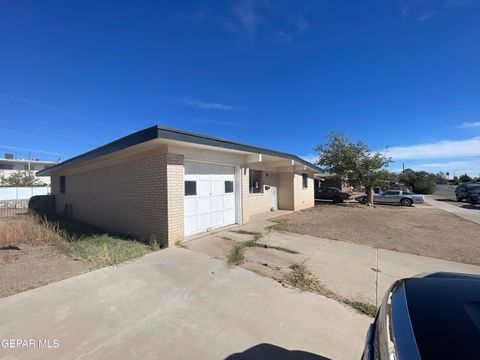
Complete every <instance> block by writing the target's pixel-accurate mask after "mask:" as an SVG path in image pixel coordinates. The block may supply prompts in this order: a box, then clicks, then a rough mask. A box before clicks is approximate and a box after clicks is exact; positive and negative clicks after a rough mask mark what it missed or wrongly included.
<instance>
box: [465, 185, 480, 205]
mask: <svg viewBox="0 0 480 360" xmlns="http://www.w3.org/2000/svg"><path fill="white" fill-rule="evenodd" d="M467 200H468V202H469V203H470V204H472V205H476V204H480V188H478V189H476V190H472V191H470V192H469V194H468V199H467Z"/></svg>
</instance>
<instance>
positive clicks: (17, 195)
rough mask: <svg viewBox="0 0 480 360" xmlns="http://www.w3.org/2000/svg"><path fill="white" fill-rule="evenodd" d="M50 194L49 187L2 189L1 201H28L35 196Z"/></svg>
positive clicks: (0, 188) (0, 189) (0, 191)
mask: <svg viewBox="0 0 480 360" xmlns="http://www.w3.org/2000/svg"><path fill="white" fill-rule="evenodd" d="M48 194H50V187H49V186H42V187H0V200H20V199H22V200H23V199H25V200H28V199H30V198H31V197H32V196H35V195H48Z"/></svg>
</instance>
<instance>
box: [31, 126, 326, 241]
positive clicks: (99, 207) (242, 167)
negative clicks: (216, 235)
mask: <svg viewBox="0 0 480 360" xmlns="http://www.w3.org/2000/svg"><path fill="white" fill-rule="evenodd" d="M318 172H319V169H318V168H317V167H316V166H315V165H313V164H310V163H309V162H307V161H305V160H303V159H300V158H299V157H297V156H295V155H291V154H287V153H282V152H278V151H274V150H269V149H264V148H260V147H257V146H250V145H246V144H241V143H238V142H234V141H230V140H225V139H219V138H214V137H209V136H205V135H200V134H194V133H190V132H186V131H182V130H176V129H171V128H165V127H160V126H153V127H150V128H147V129H144V130H141V131H139V132H136V133H133V134H131V135H128V136H126V137H123V138H121V139H119V140H116V141H114V142H111V143H109V144H107V145H104V146H101V147H99V148H96V149H94V150H92V151H89V152H87V153H85V154H82V155H79V156H77V157H74V158H71V159H69V160H66V161H64V162H62V163H59V164H57V165H55V166H52V167H49V168H47V169H45V170H42V171H40V173H39V174H38V175H41V176H50V177H51V183H52V194H53V195H55V203H56V205H55V206H56V212H57V213H59V214H64V215H67V216H71V217H73V218H75V219H77V220H80V221H83V222H86V223H90V224H93V225H96V226H99V227H101V228H104V229H108V230H111V231H115V232H119V233H123V234H126V235H131V236H134V237H137V238H142V239H149V238H150V237H152V236H154V237H156V238H157V239H158V240H159V241H160V242H161V243H162V245H163V246H172V245H173V244H175V242H177V241H179V240H183V239H184V238H185V237H188V236H192V235H195V234H199V233H202V232H205V231H210V230H213V229H215V228H218V227H222V226H227V225H232V224H245V223H247V222H248V221H249V219H250V216H252V215H255V214H260V213H264V212H268V211H275V210H277V209H286V210H294V211H296V210H301V209H305V208H309V207H312V206H314V193H313V191H314V189H313V175H314V174H315V173H318Z"/></svg>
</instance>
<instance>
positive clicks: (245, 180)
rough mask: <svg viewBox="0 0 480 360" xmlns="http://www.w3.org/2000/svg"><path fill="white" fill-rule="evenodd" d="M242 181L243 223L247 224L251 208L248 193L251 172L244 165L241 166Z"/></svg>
mask: <svg viewBox="0 0 480 360" xmlns="http://www.w3.org/2000/svg"><path fill="white" fill-rule="evenodd" d="M240 174H241V175H240V177H241V179H240V181H241V186H242V191H241V199H242V222H243V224H246V223H248V222H249V221H250V208H249V203H248V200H249V196H248V195H249V193H248V191H249V190H248V179H249V176H250V175H249V174H250V170H249V169H248V168H247V167H245V166H242V167H240Z"/></svg>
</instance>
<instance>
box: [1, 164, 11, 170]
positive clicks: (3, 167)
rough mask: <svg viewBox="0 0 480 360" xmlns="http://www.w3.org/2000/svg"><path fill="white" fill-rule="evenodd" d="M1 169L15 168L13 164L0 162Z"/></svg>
mask: <svg viewBox="0 0 480 360" xmlns="http://www.w3.org/2000/svg"><path fill="white" fill-rule="evenodd" d="M0 170H13V164H0Z"/></svg>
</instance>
